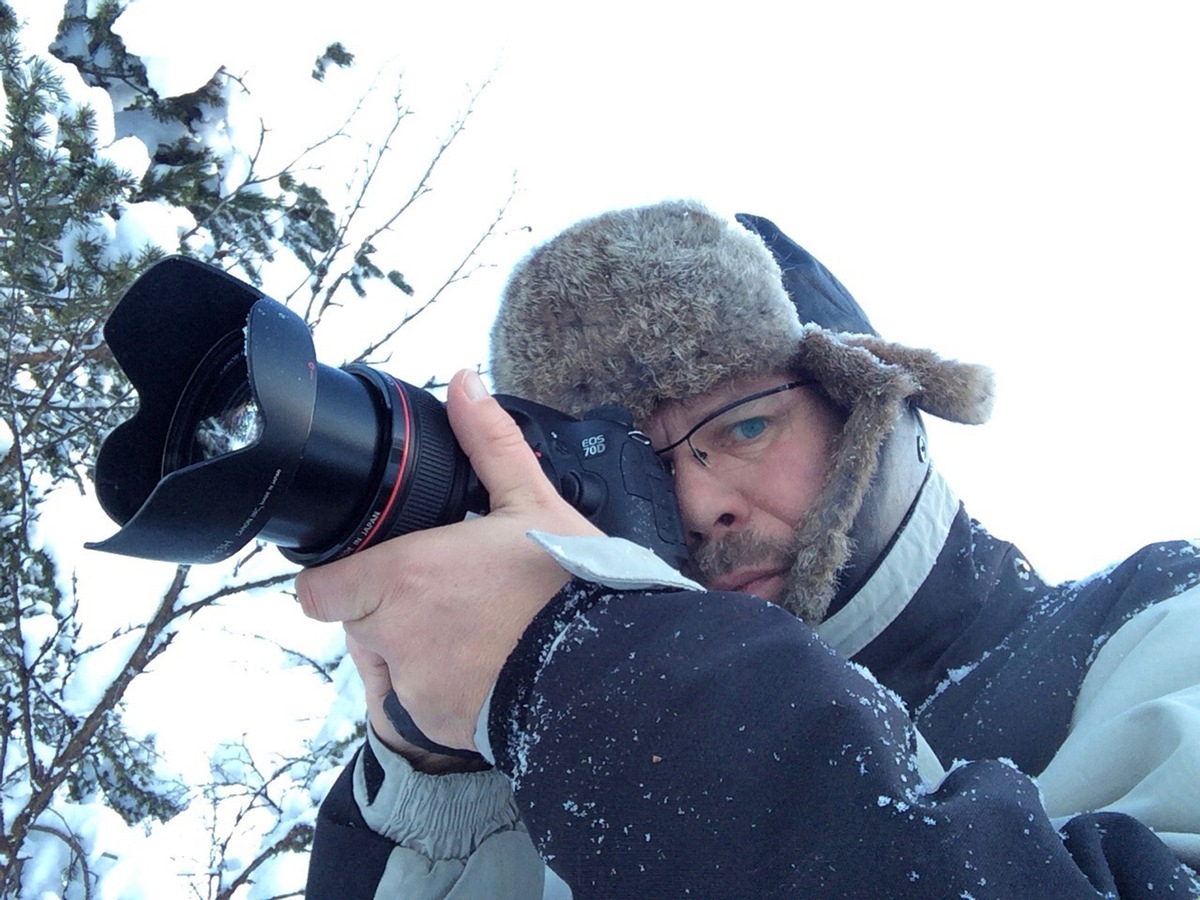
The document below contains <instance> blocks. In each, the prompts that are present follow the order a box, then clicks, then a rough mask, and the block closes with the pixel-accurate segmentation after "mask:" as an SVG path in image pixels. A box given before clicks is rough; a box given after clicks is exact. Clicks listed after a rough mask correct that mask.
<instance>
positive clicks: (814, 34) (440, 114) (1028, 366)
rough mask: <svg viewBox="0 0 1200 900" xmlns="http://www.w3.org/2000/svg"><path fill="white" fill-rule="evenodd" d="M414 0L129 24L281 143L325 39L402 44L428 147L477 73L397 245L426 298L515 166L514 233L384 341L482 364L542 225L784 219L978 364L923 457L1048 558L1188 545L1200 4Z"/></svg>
mask: <svg viewBox="0 0 1200 900" xmlns="http://www.w3.org/2000/svg"><path fill="white" fill-rule="evenodd" d="M418 6H419V8H415V9H406V8H403V7H401V6H400V5H396V4H385V3H378V2H368V0H344V2H339V3H338V4H336V6H329V7H325V9H326V10H328V11H329V14H328V15H321V16H309V15H305V14H302V13H299V14H298V13H297V12H296V10H295V7H294V5H291V4H285V3H282V2H257V3H254V4H246V3H235V2H234V0H219V2H216V3H214V4H213V6H212V9H210V10H208V12H207V13H206V15H205V16H204V17H203V20H202V21H195V22H193V21H189V22H188V23H187V27H186V28H184V27H181V26H180V25H179V24H178V23H177V16H178V13H177V10H176V9H175V7H174V5H173V4H170V3H168V2H165V0H136V2H135V3H134V4H133V7H132V11H131V12H130V13H128V14H127V17H126V22H125V23H123V27H126V28H127V39H128V40H129V41H130V45H131V49H134V50H135V51H137V52H142V53H149V52H154V53H157V54H161V55H162V56H163V57H164V58H166V59H168V60H169V65H170V69H171V70H172V71H174V72H179V71H181V70H182V65H183V64H184V63H185V62H186V60H187V58H188V54H191V53H193V52H195V51H197V50H198V49H199V50H201V51H202V59H201V60H200V62H199V64H198V69H197V71H198V72H200V73H207V72H208V71H211V68H212V66H213V65H214V64H215V62H225V63H227V64H229V65H230V67H231V68H232V69H234V70H235V71H237V70H238V68H239V66H241V67H244V71H245V72H246V75H247V80H248V83H249V84H250V85H251V86H252V87H253V88H254V90H255V91H256V94H257V96H258V98H259V99H260V100H266V101H267V102H268V104H269V108H270V109H271V114H270V115H271V118H270V119H269V121H268V124H269V125H271V127H273V128H274V129H276V130H277V131H278V132H280V133H283V132H284V131H286V130H287V129H288V128H290V127H298V126H299V125H301V124H302V123H303V124H308V125H310V126H311V125H313V123H314V122H315V123H318V124H319V123H320V116H321V115H322V114H325V115H327V116H328V115H332V107H331V106H330V105H329V104H328V100H327V99H326V100H325V102H324V103H320V102H316V101H314V100H312V99H310V98H308V97H307V96H306V95H304V94H303V93H301V92H300V90H299V89H298V85H300V84H302V81H301V80H300V79H301V78H302V76H303V74H304V73H305V72H307V70H308V68H309V66H310V65H311V61H312V59H313V58H314V57H315V56H316V55H317V53H318V52H319V51H320V50H321V49H322V48H323V47H324V46H325V44H327V43H328V42H329V41H331V40H335V39H340V40H342V41H344V42H345V43H346V45H347V46H348V47H349V48H350V49H351V50H352V51H355V52H357V53H358V54H359V57H360V65H359V66H358V73H357V74H356V75H352V76H348V77H345V78H344V80H343V83H345V84H347V85H348V84H349V83H350V82H351V81H353V79H354V78H359V77H363V76H365V75H366V74H368V73H371V72H373V71H375V69H376V67H377V65H378V64H379V63H380V62H382V61H383V60H385V59H386V58H387V57H389V56H392V57H393V58H394V59H397V60H399V64H400V65H401V66H402V67H403V68H404V69H405V76H404V78H405V80H404V84H405V90H406V93H405V100H406V102H407V103H408V104H409V105H410V106H412V107H413V108H414V109H415V111H416V116H415V117H414V119H413V120H412V122H413V127H412V128H411V129H410V130H406V131H405V132H404V133H403V134H404V136H405V137H404V141H405V144H404V147H405V149H404V155H405V157H406V158H407V159H408V160H409V162H410V165H411V166H414V167H415V166H417V165H419V164H423V163H424V161H425V158H426V157H425V156H424V155H422V154H421V152H420V151H421V150H422V149H424V148H426V147H427V146H430V144H429V142H430V141H432V140H433V139H434V138H436V137H438V136H439V135H440V134H441V133H442V132H443V131H444V130H445V127H446V125H447V124H448V123H449V121H450V120H451V119H452V117H453V115H454V114H455V112H456V111H457V110H459V109H460V108H461V107H462V105H463V103H464V101H465V97H466V96H467V94H468V92H469V88H470V87H477V86H478V85H479V84H480V83H481V82H482V81H483V80H484V79H485V78H487V77H488V75H489V74H491V76H492V83H491V86H490V87H489V88H488V89H487V90H486V91H485V92H484V95H483V98H482V99H481V101H480V103H479V104H478V106H477V109H476V114H475V115H474V116H473V117H472V119H471V122H470V125H469V128H468V131H467V132H466V134H465V135H464V136H463V139H462V141H461V142H460V144H459V145H458V146H457V147H456V149H455V151H454V152H453V153H452V155H451V157H450V159H449V160H448V162H447V167H446V169H445V171H444V172H443V173H442V176H441V178H440V179H439V180H438V181H437V182H436V184H435V192H434V194H432V195H431V196H430V197H427V198H425V200H423V201H422V203H423V204H425V206H424V210H423V211H422V215H423V216H424V218H423V219H421V220H420V222H419V227H418V228H417V229H414V230H413V231H412V232H411V233H410V234H406V235H404V237H405V238H406V242H405V243H403V244H402V245H401V246H400V247H398V248H397V250H396V251H395V255H394V257H393V258H392V259H394V262H395V264H396V265H397V266H398V267H399V268H401V269H402V270H403V271H405V272H406V274H409V275H410V277H411V278H412V280H413V281H414V283H416V284H417V287H418V290H419V289H420V288H421V285H422V283H423V280H424V281H425V282H427V281H428V280H430V279H432V277H433V275H432V274H429V275H428V276H425V273H424V270H423V268H422V266H423V265H424V264H426V263H429V264H430V265H432V264H433V261H434V260H436V259H437V258H438V257H437V254H438V253H439V252H440V251H442V250H446V251H448V250H450V249H457V248H459V247H461V246H462V245H463V243H464V242H465V241H466V239H467V236H469V235H473V234H474V231H473V230H472V229H473V228H475V227H477V226H478V223H481V222H483V221H485V220H486V217H487V215H488V214H489V213H490V212H491V210H492V209H493V208H494V207H495V206H496V205H497V204H498V203H499V202H500V200H501V199H503V197H504V196H505V194H506V193H507V189H508V182H509V176H510V174H511V173H512V172H513V171H516V172H517V174H518V179H519V185H520V189H521V193H520V194H519V196H518V199H517V202H516V204H515V205H514V207H513V209H512V212H511V213H510V216H509V224H510V226H513V227H524V226H528V231H521V232H519V233H517V234H516V235H515V236H513V237H512V238H511V239H510V240H507V241H501V242H498V243H497V244H496V245H495V246H494V247H493V254H494V259H495V262H496V265H497V270H496V272H495V273H494V274H493V277H492V278H491V279H490V280H489V279H487V278H478V279H473V280H472V281H470V282H468V283H467V285H465V286H464V288H463V289H462V290H461V291H460V292H459V293H458V294H457V295H456V296H455V297H454V298H453V299H452V300H450V301H448V302H447V303H446V304H444V306H443V308H442V309H441V310H438V311H436V312H435V313H434V314H433V315H431V316H430V317H428V319H427V321H425V322H424V323H423V324H422V325H421V326H420V327H416V328H414V329H413V330H412V331H411V333H410V335H411V336H410V337H408V338H407V339H406V338H405V336H403V335H402V336H401V338H400V339H399V340H398V341H397V342H396V345H395V347H394V355H393V357H392V360H391V362H390V363H389V365H388V368H390V369H391V370H392V371H393V372H395V373H396V374H397V375H400V376H401V377H404V378H408V379H409V380H413V381H418V382H420V381H421V380H423V379H424V378H425V377H427V376H428V375H429V374H432V373H433V372H437V373H438V374H439V375H446V374H449V372H451V371H452V370H453V369H454V368H456V367H458V366H460V365H471V364H473V363H475V362H478V361H480V360H481V359H483V358H484V357H485V355H486V330H487V324H488V322H489V321H490V317H491V312H492V309H493V308H494V302H495V296H496V294H497V292H498V290H499V287H500V284H501V281H500V278H501V275H502V274H503V273H504V272H506V271H507V270H508V268H509V267H511V264H512V263H513V262H514V261H515V259H517V258H519V256H520V255H521V254H522V253H523V252H524V251H525V250H526V249H528V247H529V246H530V245H531V244H532V243H533V242H535V241H539V240H542V239H545V238H547V237H549V236H550V235H551V234H553V233H554V232H555V231H556V230H558V229H559V228H560V227H562V226H564V225H566V224H569V223H570V222H572V221H575V220H576V219H578V218H581V217H582V216H585V215H588V214H590V213H593V212H597V211H600V210H603V209H607V208H613V207H617V206H622V205H628V204H636V203H644V202H653V201H655V200H659V199H662V198H664V197H668V196H694V197H697V198H699V199H702V200H704V201H706V202H708V203H709V204H710V205H712V206H714V207H715V208H717V209H719V210H722V211H725V212H729V213H732V212H736V211H749V212H755V213H759V214H762V215H766V216H769V217H771V218H773V219H775V221H776V222H777V223H778V224H780V225H781V227H783V228H784V230H785V231H786V232H787V233H788V234H789V235H791V236H792V237H793V238H794V239H796V240H797V241H799V242H800V243H802V244H804V245H805V246H806V247H807V248H808V249H809V250H811V251H812V252H813V253H814V254H816V255H817V256H818V258H820V259H821V260H822V261H823V262H824V263H825V264H826V265H827V266H828V267H829V268H830V269H831V270H832V271H833V272H834V273H835V274H836V275H837V276H838V277H839V278H840V279H841V280H842V282H843V283H844V284H846V286H847V287H848V288H849V289H850V290H851V292H852V293H854V294H855V296H856V297H857V298H858V300H859V302H860V303H861V304H862V305H863V306H864V308H865V309H866V310H867V312H868V315H870V317H871V319H872V321H873V322H874V324H875V326H876V328H877V329H878V330H879V331H880V332H881V333H883V334H884V335H885V336H887V337H889V338H892V339H895V340H899V341H903V342H906V343H912V344H919V345H924V346H928V347H931V348H933V349H935V350H937V351H938V352H940V353H943V354H944V355H947V356H956V357H958V358H961V359H964V360H969V361H973V362H983V363H987V364H990V365H991V366H993V367H994V368H995V370H996V373H997V378H998V383H999V398H998V405H997V410H996V415H995V418H994V421H993V422H992V424H990V425H988V426H985V427H984V428H982V429H969V428H964V427H959V426H954V427H949V428H936V423H935V428H936V430H935V433H934V441H933V450H934V453H935V458H936V459H937V460H938V463H939V465H940V467H941V468H942V469H943V471H945V472H946V473H947V474H948V475H949V477H950V481H951V484H952V485H954V486H955V487H956V489H957V490H958V492H959V494H960V496H962V497H963V498H964V499H965V500H966V502H967V504H968V508H969V509H970V510H971V511H972V512H973V513H974V514H975V515H977V516H978V517H979V518H981V519H982V520H983V521H984V522H985V523H986V524H988V526H989V527H990V528H991V530H992V531H994V532H995V533H997V534H998V535H1000V536H1003V537H1007V538H1010V539H1013V540H1015V541H1017V543H1018V544H1019V545H1020V546H1022V547H1023V548H1024V549H1025V551H1026V552H1027V553H1028V554H1029V555H1030V556H1031V558H1032V560H1033V562H1034V563H1035V564H1036V565H1038V566H1040V567H1041V568H1042V569H1043V570H1044V571H1045V572H1046V574H1048V575H1050V576H1052V577H1056V578H1058V577H1068V576H1073V575H1082V574H1084V573H1085V572H1086V571H1089V570H1091V569H1093V568H1096V567H1098V566H1100V565H1103V564H1105V563H1107V562H1109V561H1112V560H1114V559H1115V558H1117V557H1119V556H1123V555H1125V554H1126V553H1128V552H1130V551H1132V550H1133V549H1135V548H1136V547H1137V546H1139V545H1140V544H1142V543H1145V542H1147V541H1150V540H1154V539H1158V538H1164V537H1172V536H1185V535H1187V536H1197V537H1200V513H1198V511H1197V510H1198V508H1200V475H1197V473H1196V467H1195V465H1194V462H1193V459H1194V456H1195V449H1194V445H1195V444H1196V439H1197V431H1198V423H1197V419H1198V414H1197V401H1196V397H1197V387H1198V385H1197V376H1196V364H1195V362H1194V359H1195V351H1194V349H1193V348H1194V347H1195V345H1196V342H1197V336H1198V335H1200V303H1198V301H1200V296H1198V295H1200V276H1198V275H1197V273H1196V265H1195V262H1196V248H1197V247H1198V246H1200V222H1198V220H1197V216H1198V213H1197V210H1200V167H1198V166H1197V165H1196V160H1197V159H1198V158H1200V135H1198V132H1197V128H1196V127H1195V120H1196V108H1197V99H1198V98H1197V92H1198V90H1200V56H1198V55H1197V54H1196V52H1195V47H1196V46H1197V45H1198V42H1200V11H1197V7H1196V6H1195V5H1194V4H1192V3H1188V2H1161V3H1153V4H1139V5H1138V6H1137V8H1136V9H1135V8H1134V7H1133V5H1130V4H1113V3H1083V2H1075V3H1053V2H1025V0H1021V2H1015V3H1013V2H1009V3H1004V4H989V5H982V4H963V3H958V2H924V3H904V4H895V3H888V2H878V0H872V2H860V3H832V2H825V3H813V2H798V3H789V4H782V3H772V4H768V3H744V4H739V5H738V6H737V8H736V10H735V9H734V8H733V7H732V6H728V5H721V6H717V5H714V6H712V7H711V9H710V10H709V11H707V12H701V11H700V7H699V6H698V5H696V4H683V3H646V2H641V3H637V2H628V0H617V2H611V3H606V4H601V5H597V4H588V5H586V6H582V5H574V4H562V3H556V4H552V3H541V4H539V3H504V4H477V5H474V6H473V5H472V4H466V5H463V4H445V5H440V4H419V5H418ZM443 7H444V8H443ZM235 23H236V24H235ZM135 26H136V27H137V28H138V29H143V30H144V31H145V32H146V34H147V35H149V36H151V37H148V38H147V39H146V40H147V41H148V43H147V45H146V47H145V48H144V49H143V48H141V46H140V45H139V44H138V43H137V41H136V40H135V36H136V35H135V33H134V27H135ZM205 29H209V30H210V32H211V33H206V31H205ZM151 48H153V51H151ZM493 69H494V70H495V71H494V74H493ZM339 77H341V76H339ZM280 91H282V92H280ZM423 142H424V143H423ZM409 148H411V149H409ZM389 261H392V260H389ZM432 334H436V335H438V337H437V338H434V339H431V335H432ZM442 335H445V337H442ZM331 361H332V360H331Z"/></svg>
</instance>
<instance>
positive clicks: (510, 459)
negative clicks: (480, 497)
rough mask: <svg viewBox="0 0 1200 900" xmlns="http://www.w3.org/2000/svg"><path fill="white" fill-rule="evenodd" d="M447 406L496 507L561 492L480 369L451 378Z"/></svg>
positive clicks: (455, 427) (456, 431) (466, 449)
mask: <svg viewBox="0 0 1200 900" xmlns="http://www.w3.org/2000/svg"><path fill="white" fill-rule="evenodd" d="M446 407H447V414H448V415H449V417H450V426H451V427H452V428H453V429H454V435H455V437H456V438H457V439H458V443H459V446H461V447H462V449H463V451H464V452H465V453H466V454H467V456H468V457H469V458H470V460H471V467H472V468H473V469H474V470H475V472H476V474H477V475H478V476H479V480H480V481H481V482H483V486H484V487H485V488H487V492H488V497H489V499H490V501H491V507H492V510H493V511H494V510H497V509H501V508H503V507H506V506H510V505H513V504H514V503H517V502H519V499H520V498H528V499H530V500H533V501H534V502H537V501H538V500H542V499H545V498H548V497H550V496H553V495H555V494H556V492H555V490H554V488H553V487H552V486H551V484H550V482H549V481H548V480H547V479H546V476H545V474H544V473H543V472H542V468H541V466H540V465H539V464H538V461H537V458H536V457H535V456H534V455H533V451H532V450H531V449H530V447H529V444H527V443H526V442H525V438H524V437H523V436H522V435H521V429H520V428H519V427H517V423H516V422H514V421H513V418H512V416H510V415H509V414H508V413H507V412H505V411H504V409H503V407H501V406H500V404H499V403H497V402H496V400H495V398H493V397H492V396H491V395H490V394H488V392H487V389H486V388H485V387H484V386H483V382H482V381H480V379H479V376H478V375H477V374H475V373H474V372H472V371H470V370H469V369H467V370H464V371H461V372H459V373H458V374H457V375H455V376H454V378H452V379H451V380H450V387H449V390H448V391H447V397H446Z"/></svg>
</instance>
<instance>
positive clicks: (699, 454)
mask: <svg viewBox="0 0 1200 900" xmlns="http://www.w3.org/2000/svg"><path fill="white" fill-rule="evenodd" d="M816 383H817V382H816V379H814V378H809V379H807V380H804V381H788V382H785V383H783V384H777V385H775V387H772V388H767V389H766V390H765V391H755V392H754V393H753V394H749V395H747V396H745V397H742V398H740V399H738V400H734V401H733V402H732V403H726V404H725V405H724V406H722V407H719V408H717V409H714V410H713V411H712V412H710V413H709V414H708V415H707V416H705V417H704V418H703V419H701V420H700V421H699V422H697V423H696V424H695V425H693V426H692V427H691V428H690V429H689V430H688V433H687V434H685V435H684V436H683V437H681V438H680V439H679V440H677V441H674V442H673V443H670V444H668V445H667V446H665V447H663V448H662V449H661V450H655V451H654V453H655V455H656V456H658V457H662V455H663V454H664V453H669V452H670V451H672V450H674V449H675V448H676V447H678V446H679V445H680V444H684V443H686V444H687V445H688V450H690V451H691V454H692V459H694V460H696V462H698V463H700V465H702V466H704V468H706V469H711V468H712V464H711V463H710V462H709V461H708V454H707V453H705V452H704V451H703V450H701V449H700V448H699V447H697V446H696V445H695V444H693V443H692V436H693V435H695V433H696V432H697V431H699V430H700V429H701V428H703V427H704V426H705V425H707V424H708V423H709V422H711V421H712V420H713V419H716V418H718V417H719V416H723V415H725V413H727V412H729V411H730V410H731V409H737V408H738V407H739V406H742V405H743V404H745V403H752V402H754V401H755V400H761V399H762V398H763V397H770V396H771V395H772V394H782V393H783V392H784V391H794V390H795V389H796V388H801V387H809V386H810V385H813V384H816Z"/></svg>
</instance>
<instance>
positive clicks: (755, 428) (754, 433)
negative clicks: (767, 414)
mask: <svg viewBox="0 0 1200 900" xmlns="http://www.w3.org/2000/svg"><path fill="white" fill-rule="evenodd" d="M766 429H767V420H766V419H765V418H763V417H762V416H755V417H754V418H753V419H743V420H742V421H740V422H738V423H737V424H736V425H734V426H733V436H734V437H735V438H737V439H738V440H741V441H751V440H754V438H756V437H758V436H759V435H761V434H762V433H763V432H764V431H766Z"/></svg>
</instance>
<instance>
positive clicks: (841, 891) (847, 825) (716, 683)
mask: <svg viewBox="0 0 1200 900" xmlns="http://www.w3.org/2000/svg"><path fill="white" fill-rule="evenodd" d="M488 716H489V717H488V735H489V740H490V741H491V743H492V748H491V749H492V751H493V753H494V755H495V757H496V764H497V765H498V766H499V767H500V768H501V769H502V770H503V771H504V772H506V773H507V774H508V775H509V776H510V778H511V779H512V782H513V785H514V789H515V792H516V798H517V803H518V806H519V807H520V810H521V815H522V818H523V819H524V821H525V823H526V825H527V826H528V828H529V831H530V833H531V835H532V836H533V839H534V843H535V845H536V846H537V847H538V850H539V852H540V853H541V854H542V856H543V858H544V859H545V860H546V861H547V863H548V865H549V866H550V867H551V868H552V869H554V870H555V871H556V872H557V873H558V874H559V875H560V876H561V877H562V878H563V879H564V880H565V881H566V882H567V883H568V884H569V885H570V886H571V889H572V891H573V894H574V897H575V898H576V900H579V898H584V897H590V896H639V897H657V896H704V897H735V896H756V897H773V896H788V897H796V896H811V897H890V896H906V897H910V896H917V897H920V896H928V897H975V898H983V897H1055V898H1070V897H1096V896H1105V895H1108V896H1121V897H1161V896H1192V895H1193V894H1195V893H1196V891H1197V884H1196V882H1195V880H1194V879H1193V878H1192V877H1191V874H1190V872H1189V871H1188V870H1187V869H1186V868H1185V867H1183V866H1182V865H1181V864H1180V863H1179V862H1178V860H1177V859H1175V857H1174V856H1172V855H1171V853H1170V852H1169V851H1168V850H1167V849H1166V847H1165V846H1164V845H1163V844H1162V843H1161V842H1160V841H1158V839H1157V838H1155V837H1154V835H1153V834H1152V833H1151V832H1150V831H1148V830H1147V829H1145V828H1144V827H1142V826H1141V825H1139V824H1138V823H1137V822H1135V821H1134V820H1132V819H1129V818H1127V817H1124V816H1106V817H1103V816H1090V817H1084V818H1081V819H1076V820H1073V821H1072V823H1070V825H1069V826H1068V827H1067V828H1066V829H1065V830H1064V833H1062V834H1060V833H1059V832H1058V831H1056V829H1055V828H1054V827H1053V826H1052V824H1051V823H1050V822H1049V820H1048V819H1047V818H1046V815H1045V813H1044V812H1043V810H1042V807H1041V804H1040V802H1039V798H1038V793H1037V789H1036V788H1035V786H1034V785H1033V784H1032V782H1031V781H1030V780H1029V779H1028V778H1027V777H1026V776H1025V775H1024V774H1022V773H1021V772H1019V771H1018V770H1017V769H1016V767H1015V766H1014V765H1012V764H1011V763H1007V762H1004V761H979V762H972V763H969V764H956V765H955V766H954V767H952V769H951V772H950V774H949V775H948V776H947V777H946V778H945V780H944V781H943V782H942V783H941V784H940V785H925V784H923V783H922V781H921V779H920V778H919V777H918V775H917V772H916V767H915V762H914V755H913V734H912V728H911V723H910V721H909V719H908V717H907V715H906V714H905V712H904V710H903V708H902V706H901V704H900V703H899V701H898V700H897V699H896V698H895V697H894V695H892V694H891V693H890V692H888V691H886V690H885V689H884V688H882V687H880V686H879V685H878V684H877V683H876V682H875V681H874V680H873V679H871V678H870V676H869V675H868V674H867V673H866V671H865V670H862V669H859V668H858V667H856V666H853V665H852V664H849V663H846V662H845V661H844V660H842V659H840V658H839V657H837V656H835V655H834V654H833V653H832V652H831V651H830V650H829V649H828V648H827V647H826V646H825V645H823V644H822V643H821V642H820V641H819V640H818V639H817V638H816V637H815V636H814V635H813V633H812V631H811V630H810V629H809V628H808V627H807V626H805V625H804V624H803V623H801V622H800V621H798V620H797V619H795V618H794V617H793V616H791V615H789V614H788V613H786V612H784V611H782V610H780V609H778V608H777V607H774V606H772V605H770V604H767V603H764V602H762V601H759V600H757V599H755V598H751V597H746V596H743V595H733V594H720V593H710V594H701V593H691V592H659V593H624V594H614V593H612V592H609V591H605V590H603V589H600V588H597V587H595V586H593V585H587V584H584V583H581V582H578V581H576V582H572V583H571V584H570V585H568V586H567V588H566V589H564V591H563V592H562V593H561V594H560V595H559V596H558V597H557V598H555V600H554V601H553V602H552V603H551V604H550V606H548V607H547V608H546V609H545V610H543V611H542V613H541V614H540V615H539V616H538V618H537V619H536V620H535V621H534V623H533V624H532V625H531V627H530V628H529V630H528V631H527V632H526V634H525V635H524V637H523V638H522V640H521V642H520V643H519V645H518V647H517V649H516V650H515V651H514V653H513V655H512V656H511V657H510V659H509V661H508V663H507V664H506V666H505V669H504V671H503V672H502V674H501V676H500V679H499V681H498V683H497V685H496V690H495V692H494V694H493V698H492V702H491V706H490V709H489V714H488Z"/></svg>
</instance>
